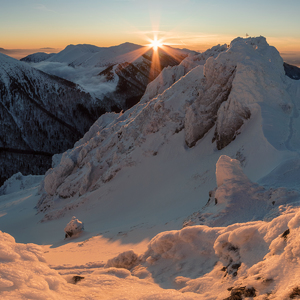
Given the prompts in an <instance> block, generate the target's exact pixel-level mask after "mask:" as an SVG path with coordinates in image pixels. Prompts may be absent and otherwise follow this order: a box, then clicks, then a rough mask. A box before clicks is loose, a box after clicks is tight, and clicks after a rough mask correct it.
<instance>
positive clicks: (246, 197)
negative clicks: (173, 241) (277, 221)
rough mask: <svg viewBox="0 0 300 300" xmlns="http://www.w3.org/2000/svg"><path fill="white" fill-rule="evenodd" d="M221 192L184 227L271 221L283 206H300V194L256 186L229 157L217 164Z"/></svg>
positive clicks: (237, 162)
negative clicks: (287, 204)
mask: <svg viewBox="0 0 300 300" xmlns="http://www.w3.org/2000/svg"><path fill="white" fill-rule="evenodd" d="M216 182H217V188H216V189H215V190H213V191H210V194H209V196H210V197H209V200H208V203H207V204H206V205H205V207H203V209H202V210H201V211H199V212H197V213H194V214H193V215H192V216H190V217H189V218H187V220H186V221H185V223H184V226H188V225H191V224H192V225H194V224H205V225H210V226H228V225H230V224H234V223H239V222H248V221H254V220H264V219H266V220H268V219H269V218H270V217H271V216H272V215H273V216H275V215H278V214H279V211H280V209H281V206H282V205H285V204H286V203H289V204H290V205H295V206H296V205H298V204H299V201H300V194H299V192H298V191H295V190H294V191H293V190H289V189H286V188H282V187H281V188H276V189H275V188H270V189H266V188H264V187H263V186H260V185H259V184H257V183H254V182H252V181H251V180H250V179H249V178H248V177H247V176H246V175H245V174H244V172H243V170H242V168H241V165H240V162H239V161H238V160H236V159H232V158H230V157H228V156H226V155H222V156H220V158H219V160H218V162H217V164H216Z"/></svg>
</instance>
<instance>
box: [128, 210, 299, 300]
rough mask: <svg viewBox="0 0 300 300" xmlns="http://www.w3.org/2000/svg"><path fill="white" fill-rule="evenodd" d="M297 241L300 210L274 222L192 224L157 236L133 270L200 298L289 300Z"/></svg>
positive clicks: (294, 287)
mask: <svg viewBox="0 0 300 300" xmlns="http://www.w3.org/2000/svg"><path fill="white" fill-rule="evenodd" d="M299 244H300V209H299V208H297V209H294V210H290V211H286V212H285V213H284V214H283V215H281V216H279V217H277V218H275V219H273V220H272V221H271V222H264V221H257V222H248V223H239V224H234V225H231V226H228V227H214V228H211V227H208V226H204V225H197V226H191V227H186V228H183V229H181V230H174V231H169V232H162V233H160V234H158V235H157V236H155V237H154V238H153V239H152V240H151V241H150V243H149V246H148V251H147V252H146V253H145V254H144V256H143V258H142V263H141V264H140V265H138V266H136V267H134V268H133V269H132V273H133V274H138V273H140V272H141V270H143V272H144V273H146V272H148V276H152V277H153V278H154V280H155V281H156V282H160V285H161V286H164V287H168V288H170V287H173V288H177V289H178V290H179V291H181V292H184V293H185V292H193V293H198V294H200V295H201V296H200V298H199V299H227V298H228V297H231V296H234V295H235V294H237V293H238V292H240V293H241V294H243V295H244V296H247V295H248V297H249V296H252V297H253V296H257V299H266V298H265V297H266V296H268V295H270V298H268V299H278V300H279V299H288V298H289V297H290V296H291V295H293V294H295V293H296V292H297V290H299V288H300V285H299V279H300V271H299V268H298V264H299V257H300V247H299ZM144 276H145V275H144ZM228 299H242V298H228Z"/></svg>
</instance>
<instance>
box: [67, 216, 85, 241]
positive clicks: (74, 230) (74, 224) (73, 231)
mask: <svg viewBox="0 0 300 300" xmlns="http://www.w3.org/2000/svg"><path fill="white" fill-rule="evenodd" d="M83 229H84V226H83V223H82V222H81V221H79V220H78V219H77V218H76V217H72V220H71V221H70V222H69V223H68V224H67V226H66V227H65V229H64V230H65V233H66V235H65V237H66V238H68V237H72V236H76V235H78V234H79V233H80V232H81V231H83Z"/></svg>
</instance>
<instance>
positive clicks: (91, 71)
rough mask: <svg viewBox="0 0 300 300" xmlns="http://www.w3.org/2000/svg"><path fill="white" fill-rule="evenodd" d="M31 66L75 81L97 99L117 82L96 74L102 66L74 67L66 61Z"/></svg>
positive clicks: (110, 90) (111, 89)
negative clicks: (108, 80) (106, 79)
mask: <svg viewBox="0 0 300 300" xmlns="http://www.w3.org/2000/svg"><path fill="white" fill-rule="evenodd" d="M32 66H34V67H35V68H37V69H39V70H41V71H44V72H45V73H48V74H52V75H56V76H59V77H61V78H64V79H67V80H69V81H72V82H75V83H77V84H79V85H80V86H81V87H83V88H84V89H85V90H86V91H88V92H89V93H91V94H92V95H94V96H95V97H97V98H99V99H101V98H103V95H104V94H106V93H108V92H113V91H114V90H115V88H116V84H117V82H106V81H104V80H103V78H102V77H100V76H98V74H99V73H100V72H101V71H103V70H104V69H105V68H104V67H98V68H96V67H95V68H84V67H76V68H74V67H70V66H69V65H68V64H66V63H59V62H47V61H43V62H40V63H37V64H32Z"/></svg>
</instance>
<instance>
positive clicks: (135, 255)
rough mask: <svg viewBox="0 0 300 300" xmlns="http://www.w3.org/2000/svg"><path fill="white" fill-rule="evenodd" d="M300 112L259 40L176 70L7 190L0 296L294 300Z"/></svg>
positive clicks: (297, 90)
mask: <svg viewBox="0 0 300 300" xmlns="http://www.w3.org/2000/svg"><path fill="white" fill-rule="evenodd" d="M92 50H93V49H91V51H92ZM299 109H300V81H298V80H293V79H291V78H289V77H288V76H286V75H285V71H284V67H283V60H282V58H281V57H280V55H279V53H278V51H277V50H276V49H275V48H274V47H272V46H269V45H268V43H267V42H266V40H265V38H264V37H257V38H246V39H242V38H237V39H235V40H233V41H232V42H231V44H230V46H229V47H227V46H226V45H224V46H216V47H214V48H212V49H210V50H208V51H207V52H204V53H202V54H201V55H198V54H192V53H191V54H190V55H189V56H188V57H187V58H186V59H185V60H183V61H182V63H181V64H180V65H178V66H174V67H168V68H167V69H165V70H164V71H163V72H162V73H161V74H160V76H158V77H157V78H156V79H155V80H154V81H153V82H152V83H150V84H149V85H148V87H147V89H146V92H145V95H144V96H143V98H142V100H141V101H140V102H139V103H138V104H137V105H135V106H134V107H132V108H131V109H129V110H127V111H125V112H124V113H123V112H121V113H120V114H115V113H107V114H105V115H103V116H101V117H100V118H99V119H98V120H97V121H96V122H95V123H94V125H93V126H92V127H91V128H90V130H89V131H88V132H87V133H86V134H85V136H84V137H83V138H82V139H81V140H79V141H78V142H77V143H76V144H75V145H74V148H72V149H69V150H68V151H66V152H65V153H63V154H57V155H55V156H54V157H53V165H52V168H51V169H49V170H48V171H47V173H46V174H45V175H44V176H23V175H22V174H20V173H19V174H16V175H14V176H13V177H12V178H10V179H9V180H7V181H6V183H5V184H4V185H3V186H2V187H1V188H0V229H1V232H0V240H1V243H0V264H1V265H0V297H1V299H204V300H208V299H210V300H213V299H222V300H223V299H226V300H233V299H244V298H246V299H247V298H249V299H254V298H255V299H261V300H262V299H264V300H265V299H270V300H271V299H278V300H281V299H295V298H297V297H299V296H300V281H299V279H300V278H299V277H300V269H299V258H300V246H299V245H300V208H299V205H300V185H299V178H300V158H299V151H300V136H299V130H298V128H299V126H300V124H299V122H300V121H299ZM73 216H76V217H73ZM72 217H73V218H72ZM70 220H71V221H70ZM79 220H80V221H79ZM83 223H84V230H83ZM64 228H65V231H66V232H69V231H71V230H72V232H73V231H74V236H73V234H71V236H70V235H68V237H67V238H64V237H65V232H64ZM32 243H34V244H32ZM37 244H38V245H39V246H38V245H37Z"/></svg>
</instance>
